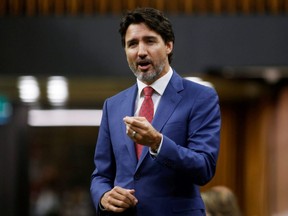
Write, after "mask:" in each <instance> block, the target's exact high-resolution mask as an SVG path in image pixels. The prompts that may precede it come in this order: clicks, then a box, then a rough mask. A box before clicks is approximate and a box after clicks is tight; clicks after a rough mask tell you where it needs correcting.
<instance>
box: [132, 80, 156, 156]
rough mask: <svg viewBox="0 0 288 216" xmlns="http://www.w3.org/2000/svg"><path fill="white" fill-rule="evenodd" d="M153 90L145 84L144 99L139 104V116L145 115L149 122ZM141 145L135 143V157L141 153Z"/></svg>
mask: <svg viewBox="0 0 288 216" xmlns="http://www.w3.org/2000/svg"><path fill="white" fill-rule="evenodd" d="M153 92H154V89H153V88H152V87H150V86H147V87H145V88H144V89H143V93H144V96H145V97H144V101H143V103H142V105H141V108H140V111H139V116H143V117H145V118H146V119H147V120H148V121H149V122H150V123H151V122H152V119H153V115H154V104H153V100H152V94H153ZM142 148H143V146H142V145H140V144H137V143H136V153H137V158H138V159H139V158H140V155H141V153H142Z"/></svg>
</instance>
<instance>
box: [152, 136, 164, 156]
mask: <svg viewBox="0 0 288 216" xmlns="http://www.w3.org/2000/svg"><path fill="white" fill-rule="evenodd" d="M161 140H162V135H161V134H160V133H158V135H157V137H156V141H155V142H154V144H153V145H151V146H150V148H151V151H152V152H154V153H158V149H159V146H160V143H161Z"/></svg>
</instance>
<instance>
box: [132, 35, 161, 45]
mask: <svg viewBox="0 0 288 216" xmlns="http://www.w3.org/2000/svg"><path fill="white" fill-rule="evenodd" d="M143 39H144V40H151V39H153V40H157V37H156V36H144V37H143ZM135 41H139V40H138V39H136V38H132V39H131V40H128V41H127V44H129V43H132V42H135Z"/></svg>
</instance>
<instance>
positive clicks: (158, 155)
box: [91, 8, 220, 216]
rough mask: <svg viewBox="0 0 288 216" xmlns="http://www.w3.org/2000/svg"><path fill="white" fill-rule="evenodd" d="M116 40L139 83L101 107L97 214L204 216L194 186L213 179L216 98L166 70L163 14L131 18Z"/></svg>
mask: <svg viewBox="0 0 288 216" xmlns="http://www.w3.org/2000/svg"><path fill="white" fill-rule="evenodd" d="M119 32H120V34H121V37H122V44H123V47H124V49H125V53H126V57H127V62H128V64H129V67H130V69H131V70H132V71H133V73H134V74H135V76H136V77H137V83H136V84H135V85H133V86H132V87H130V88H128V89H126V90H124V91H122V92H120V93H119V94H117V95H116V96H113V97H111V98H109V99H107V100H106V101H105V103H104V107H103V117H102V121H101V126H100V129H99V135H98V140H97V145H96V151H95V157H94V162H95V166H96V168H95V170H94V172H93V174H92V181H91V195H92V199H93V202H94V205H95V207H96V211H97V213H98V215H137V216H153V215H155V216H162V215H163V216H170V215H183V216H184V215H185V216H189V215H193V216H198V215H205V207H204V203H203V201H202V199H201V196H200V192H199V189H198V185H204V184H206V183H207V182H209V181H210V180H211V178H212V177H213V175H214V173H215V167H216V161H217V157H218V150H219V134H220V111H219V105H218V96H217V94H216V92H215V90H214V89H213V88H209V87H204V86H202V85H200V84H196V83H194V82H191V81H188V80H185V79H183V78H181V77H180V76H179V75H178V74H177V73H176V71H174V70H173V69H172V68H171V67H170V62H171V57H172V51H173V46H174V33H173V30H172V26H171V23H170V21H169V20H168V19H167V18H166V17H164V16H163V14H162V13H161V12H160V11H158V10H155V9H152V8H138V9H136V10H134V11H131V12H128V13H127V14H126V15H125V16H124V17H123V19H122V21H121V24H120V30H119ZM147 86H149V87H148V88H145V87H147ZM151 87H152V88H151ZM145 89H150V90H151V89H152V90H151V91H152V93H151V92H150V93H149V94H150V95H149V94H147V91H146V90H145ZM142 90H143V91H144V93H143V91H142ZM150 90H149V91H150ZM144 94H145V96H144ZM142 103H143V105H142ZM144 104H145V105H144ZM142 107H145V108H142ZM147 107H149V108H147ZM143 109H144V110H145V112H146V113H144V114H143V112H144V111H143ZM147 110H149V111H147ZM151 110H152V111H151ZM146 114H149V115H146ZM143 116H145V117H143ZM152 118H153V120H152ZM150 122H151V123H150ZM141 146H142V149H141V148H140V150H139V147H141ZM138 156H139V158H137V157H138Z"/></svg>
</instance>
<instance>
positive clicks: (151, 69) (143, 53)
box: [125, 23, 173, 84]
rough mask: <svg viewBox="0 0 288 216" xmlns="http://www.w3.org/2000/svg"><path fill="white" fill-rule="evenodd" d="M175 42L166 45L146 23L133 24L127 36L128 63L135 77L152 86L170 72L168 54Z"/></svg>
mask: <svg viewBox="0 0 288 216" xmlns="http://www.w3.org/2000/svg"><path fill="white" fill-rule="evenodd" d="M172 49H173V42H168V43H167V44H165V42H164V40H163V39H162V37H161V36H160V35H159V34H158V33H156V32H155V31H153V30H151V29H149V28H148V27H147V26H146V25H145V24H144V23H140V24H131V25H130V26H129V27H128V29H127V31H126V35H125V52H126V57H127V62H128V64H129V67H130V69H131V70H132V71H133V73H134V74H135V76H136V77H137V78H138V79H139V80H141V81H142V82H144V83H146V84H151V83H153V82H154V81H155V80H157V79H158V78H160V77H161V76H163V75H164V74H166V73H167V72H168V70H169V61H168V54H169V53H170V52H171V51H172Z"/></svg>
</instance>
